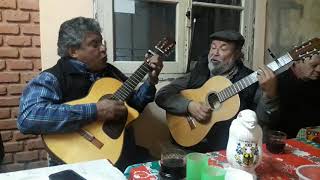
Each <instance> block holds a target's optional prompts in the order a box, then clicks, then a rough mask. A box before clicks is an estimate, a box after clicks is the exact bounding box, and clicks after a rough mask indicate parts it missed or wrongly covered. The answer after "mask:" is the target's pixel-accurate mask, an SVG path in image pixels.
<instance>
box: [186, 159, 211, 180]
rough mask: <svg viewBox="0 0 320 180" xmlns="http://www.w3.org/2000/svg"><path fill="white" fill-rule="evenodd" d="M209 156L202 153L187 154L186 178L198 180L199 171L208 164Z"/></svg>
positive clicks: (199, 177) (199, 176)
mask: <svg viewBox="0 0 320 180" xmlns="http://www.w3.org/2000/svg"><path fill="white" fill-rule="evenodd" d="M208 159H209V156H207V155H206V154H202V153H190V154H188V155H187V180H200V179H201V172H202V170H203V169H204V168H206V167H207V166H208Z"/></svg>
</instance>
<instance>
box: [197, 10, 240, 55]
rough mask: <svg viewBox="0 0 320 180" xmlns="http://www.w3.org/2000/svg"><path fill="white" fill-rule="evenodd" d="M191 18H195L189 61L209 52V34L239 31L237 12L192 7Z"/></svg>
mask: <svg viewBox="0 0 320 180" xmlns="http://www.w3.org/2000/svg"><path fill="white" fill-rule="evenodd" d="M192 13H193V17H196V18H197V21H196V23H195V25H194V34H193V41H192V47H191V60H198V59H199V57H200V56H202V55H204V54H206V53H207V52H208V50H209V44H210V43H211V42H210V39H209V36H210V34H211V33H213V32H216V31H221V30H235V31H239V29H240V13H241V11H239V10H230V9H220V8H206V7H193V10H192Z"/></svg>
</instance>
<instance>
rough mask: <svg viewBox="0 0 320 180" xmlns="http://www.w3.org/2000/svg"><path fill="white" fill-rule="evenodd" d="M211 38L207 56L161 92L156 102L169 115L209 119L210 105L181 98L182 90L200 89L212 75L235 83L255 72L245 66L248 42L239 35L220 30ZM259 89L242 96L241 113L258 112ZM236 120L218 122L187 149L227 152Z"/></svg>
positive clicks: (249, 88)
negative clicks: (245, 50)
mask: <svg viewBox="0 0 320 180" xmlns="http://www.w3.org/2000/svg"><path fill="white" fill-rule="evenodd" d="M210 39H211V40H212V41H211V45H210V49H209V53H208V55H207V56H206V57H204V58H202V59H201V60H199V61H198V63H197V65H196V66H195V68H194V69H193V70H192V71H191V72H190V73H188V74H186V75H185V76H183V77H180V78H177V79H175V80H174V81H172V82H171V83H170V84H169V85H167V86H164V87H163V88H161V89H160V90H159V91H158V93H157V95H156V100H155V101H156V103H157V104H158V105H159V106H160V107H161V108H163V109H164V110H166V111H167V112H169V113H171V114H176V115H184V116H186V115H191V116H192V117H193V118H194V119H196V120H197V121H206V120H209V119H210V118H211V113H212V110H211V108H210V107H209V105H207V104H204V103H200V102H196V101H192V100H189V99H186V98H185V97H183V96H181V95H180V91H182V90H185V89H196V88H199V87H201V86H202V85H203V84H204V83H205V82H206V81H207V80H208V79H210V78H211V77H213V76H218V75H219V76H224V77H226V78H228V79H229V80H230V81H231V82H232V83H235V82H237V81H239V80H241V79H242V78H244V77H246V76H248V75H249V74H251V73H252V72H253V71H252V70H250V69H248V68H247V67H245V66H244V65H243V63H242V52H241V49H242V46H243V44H244V41H245V40H244V38H243V36H242V35H241V34H240V33H239V32H236V31H229V30H226V31H219V32H215V33H213V34H211V35H210ZM257 88H258V84H257V83H256V84H253V85H251V86H249V87H248V88H246V89H244V90H242V91H241V92H240V93H239V96H240V109H239V111H241V110H243V109H252V110H254V109H255V107H256V104H255V102H254V97H255V94H256V90H257ZM233 119H234V117H233V118H231V119H230V120H227V121H221V122H218V123H216V124H215V125H214V126H213V127H212V128H211V130H210V131H209V133H208V134H207V136H206V138H205V139H203V140H202V141H201V142H200V143H198V144H197V145H195V146H192V147H188V148H187V149H189V150H192V151H198V152H209V151H216V150H221V149H225V148H226V146H227V142H228V136H229V127H230V125H231V122H232V120H233ZM186 138H188V137H186Z"/></svg>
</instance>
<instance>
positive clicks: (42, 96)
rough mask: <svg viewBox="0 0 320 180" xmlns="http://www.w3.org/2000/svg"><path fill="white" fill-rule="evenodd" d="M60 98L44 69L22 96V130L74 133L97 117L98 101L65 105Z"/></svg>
mask: <svg viewBox="0 0 320 180" xmlns="http://www.w3.org/2000/svg"><path fill="white" fill-rule="evenodd" d="M61 97H62V96H61V90H60V89H59V83H58V81H57V79H56V78H55V76H53V75H52V74H50V73H48V72H43V73H41V74H40V75H39V76H37V77H36V78H34V79H33V80H32V81H30V82H29V84H28V85H27V87H26V88H25V89H24V91H23V93H22V96H21V98H20V107H19V108H20V112H19V115H18V119H17V126H18V128H19V130H20V131H21V132H22V133H30V134H48V133H61V132H71V131H75V130H77V129H79V128H80V127H81V126H82V125H84V124H86V123H89V122H91V121H93V120H95V119H96V116H97V108H96V105H95V104H81V105H67V104H62V103H61V102H62V101H61Z"/></svg>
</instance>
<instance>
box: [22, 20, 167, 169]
mask: <svg viewBox="0 0 320 180" xmlns="http://www.w3.org/2000/svg"><path fill="white" fill-rule="evenodd" d="M58 55H59V56H60V57H61V58H60V59H59V60H58V62H57V64H56V65H55V66H53V67H52V68H50V69H47V70H45V71H44V72H42V73H40V74H39V75H38V76H37V77H35V78H34V79H33V80H31V81H30V82H29V84H28V85H27V87H26V88H25V90H24V91H23V94H22V96H21V99H20V114H19V117H18V121H17V126H18V128H19V130H20V131H21V132H22V133H25V134H50V133H51V134H52V133H64V132H73V131H76V130H78V129H80V128H81V127H82V126H83V125H86V124H88V123H90V122H93V121H114V122H116V121H118V120H120V119H123V117H125V119H126V117H127V108H126V106H125V105H124V102H121V101H116V100H110V99H103V100H99V101H98V102H97V103H89V104H81V105H67V104H64V103H65V102H68V101H71V100H76V99H80V98H83V97H85V96H86V95H87V94H88V92H89V89H90V87H91V85H92V84H93V83H94V82H95V81H96V80H98V79H99V78H102V77H112V78H115V79H118V80H120V81H122V82H123V81H125V80H126V79H127V77H126V76H125V75H124V74H123V73H121V72H120V71H119V70H118V69H117V68H115V67H114V66H112V65H111V64H108V63H107V62H106V60H107V58H106V56H107V55H106V47H105V46H104V44H103V39H102V36H101V28H100V26H99V24H98V22H97V21H95V20H94V19H91V18H85V17H77V18H73V19H71V20H68V21H65V22H64V23H63V24H62V25H61V26H60V30H59V37H58ZM148 62H149V63H148V64H149V66H150V68H151V71H150V73H149V77H148V79H147V80H146V81H145V82H144V83H143V84H142V85H141V86H140V87H139V89H138V90H137V91H135V92H134V93H133V94H132V95H131V96H130V98H129V100H128V101H127V103H128V104H129V105H130V106H131V107H134V108H135V109H137V110H138V111H140V112H141V111H142V110H143V109H144V107H145V106H146V105H147V104H148V103H149V102H151V101H153V100H154V96H155V92H156V88H155V84H156V83H157V82H158V75H159V73H160V71H161V69H162V66H163V65H162V61H160V60H159V56H157V55H155V56H153V57H151V58H149V59H148ZM141 152H142V153H141ZM142 156H144V157H142ZM145 160H149V159H148V157H147V151H146V150H144V149H142V148H141V147H137V146H136V145H135V141H134V136H133V132H132V128H127V129H126V131H125V142H124V147H123V152H122V154H121V157H120V159H119V160H118V162H117V163H116V166H117V167H118V168H119V169H121V170H124V168H125V167H126V166H127V165H130V164H132V163H136V162H142V161H145ZM49 163H50V162H49ZM51 163H52V165H54V164H61V163H62V162H59V161H57V160H55V159H54V160H53V161H51Z"/></svg>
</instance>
